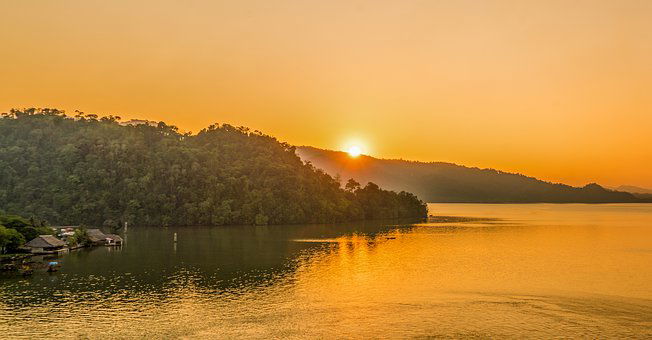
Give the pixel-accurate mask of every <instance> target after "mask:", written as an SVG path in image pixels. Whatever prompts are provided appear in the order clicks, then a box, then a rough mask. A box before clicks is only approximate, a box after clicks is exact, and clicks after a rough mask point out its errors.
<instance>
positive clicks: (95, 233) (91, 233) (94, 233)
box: [86, 229, 106, 242]
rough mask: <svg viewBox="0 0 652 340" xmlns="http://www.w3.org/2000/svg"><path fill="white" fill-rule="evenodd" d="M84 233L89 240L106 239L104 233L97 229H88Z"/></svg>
mask: <svg viewBox="0 0 652 340" xmlns="http://www.w3.org/2000/svg"><path fill="white" fill-rule="evenodd" d="M86 235H88V239H89V240H91V242H101V241H104V240H106V235H105V234H104V233H103V232H102V231H101V230H99V229H88V230H86Z"/></svg>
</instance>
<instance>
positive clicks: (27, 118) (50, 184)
mask: <svg viewBox="0 0 652 340" xmlns="http://www.w3.org/2000/svg"><path fill="white" fill-rule="evenodd" d="M0 209H4V210H5V211H7V212H11V213H17V214H21V215H24V216H39V217H40V218H43V219H46V220H48V221H49V222H50V223H53V224H80V223H84V224H88V225H102V224H103V223H104V222H105V221H107V220H113V221H119V222H123V221H128V222H130V223H135V224H146V225H223V224H284V223H312V222H315V223H318V222H335V221H345V220H357V219H365V218H397V217H417V216H418V217H421V216H425V214H426V208H425V205H424V204H423V203H422V202H420V201H419V200H418V199H417V198H416V197H415V196H414V195H411V194H409V193H400V194H398V193H395V192H390V191H385V190H382V189H380V188H378V186H376V185H374V184H369V185H367V186H365V187H364V188H360V187H355V188H349V189H348V190H345V189H343V188H341V187H340V183H339V182H338V181H337V180H335V179H333V178H332V177H330V176H329V175H327V174H326V173H324V172H323V171H321V170H317V169H315V168H314V167H313V166H312V165H310V164H305V163H303V162H302V161H301V160H300V159H299V158H298V157H297V156H296V154H295V149H294V147H292V146H290V145H288V144H286V143H280V142H278V141H277V140H276V139H274V138H272V137H270V136H267V135H264V134H262V133H260V132H258V131H250V130H249V129H247V128H243V127H234V126H231V125H212V126H210V127H208V128H206V129H204V130H202V131H200V132H199V133H198V134H196V135H191V134H188V133H186V134H182V133H180V132H179V131H178V129H177V128H176V127H174V126H169V125H166V124H165V123H163V122H160V123H158V124H132V125H129V124H120V123H119V117H113V116H109V117H104V118H98V117H97V116H96V115H88V114H84V113H81V112H77V114H76V115H75V117H69V116H66V115H65V114H64V113H63V112H62V111H59V110H54V109H27V110H12V111H11V112H9V113H5V114H3V117H2V118H0Z"/></svg>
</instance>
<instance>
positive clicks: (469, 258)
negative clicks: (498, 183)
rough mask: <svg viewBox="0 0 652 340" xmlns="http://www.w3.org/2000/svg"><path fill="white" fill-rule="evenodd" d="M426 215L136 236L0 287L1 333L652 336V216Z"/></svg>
mask: <svg viewBox="0 0 652 340" xmlns="http://www.w3.org/2000/svg"><path fill="white" fill-rule="evenodd" d="M429 209H430V213H431V214H434V215H436V216H437V217H436V218H434V219H431V220H430V221H429V222H428V223H416V224H410V223H405V224H404V223H401V224H396V223H389V225H388V223H387V222H385V223H365V222H361V223H353V224H341V225H310V226H305V225H297V226H269V227H248V226H239V227H236V226H234V227H213V228H210V227H206V228H144V227H143V228H139V227H137V226H134V227H131V228H130V229H129V231H128V234H127V235H126V245H125V246H123V247H122V248H121V249H112V248H103V247H101V248H95V249H91V250H82V251H76V252H72V253H70V254H68V255H66V256H64V257H62V258H61V260H60V261H61V262H62V263H63V266H62V269H61V270H60V271H59V272H58V273H55V274H51V275H50V274H47V273H45V272H37V273H35V274H34V276H33V277H31V278H26V279H23V278H12V279H5V280H2V281H0V334H3V336H7V337H27V338H36V337H39V336H47V337H93V338H104V337H143V336H153V337H178V336H179V337H181V336H188V337H191V338H194V337H198V338H204V337H205V338H210V337H248V338H269V337H270V336H272V337H318V338H341V337H356V338H363V337H401V338H404V337H422V336H452V337H468V336H482V337H523V336H526V337H545V338H549V337H552V336H558V335H564V336H567V337H578V336H584V337H590V338H596V337H598V338H605V337H641V338H645V337H648V338H649V337H652V285H651V284H650V282H652V266H651V265H650V264H652V237H651V236H652V204H607V205H583V204H567V205H553V204H528V205H486V204H484V205H479V204H430V205H429ZM175 232H176V233H178V238H179V241H178V242H177V244H176V245H175V244H174V242H173V234H174V233H175Z"/></svg>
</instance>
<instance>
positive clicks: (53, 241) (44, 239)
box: [25, 235, 66, 248]
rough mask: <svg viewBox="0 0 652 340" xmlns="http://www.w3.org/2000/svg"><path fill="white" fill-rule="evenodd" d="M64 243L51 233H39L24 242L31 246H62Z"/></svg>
mask: <svg viewBox="0 0 652 340" xmlns="http://www.w3.org/2000/svg"><path fill="white" fill-rule="evenodd" d="M65 245H66V243H65V242H63V241H61V240H60V239H58V238H56V237H54V236H52V235H40V236H39V237H37V238H35V239H33V240H31V241H29V242H27V243H25V246H27V247H31V248H50V247H63V246H65Z"/></svg>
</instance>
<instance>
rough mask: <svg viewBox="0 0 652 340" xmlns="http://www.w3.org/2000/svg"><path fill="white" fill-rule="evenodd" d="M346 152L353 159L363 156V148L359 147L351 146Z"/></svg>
mask: <svg viewBox="0 0 652 340" xmlns="http://www.w3.org/2000/svg"><path fill="white" fill-rule="evenodd" d="M346 152H347V153H348V154H349V156H351V157H358V156H360V154H362V148H361V147H359V146H357V145H352V146H349V148H348V149H346Z"/></svg>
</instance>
